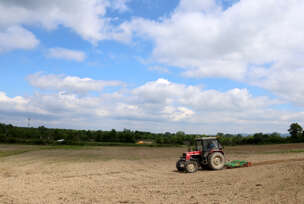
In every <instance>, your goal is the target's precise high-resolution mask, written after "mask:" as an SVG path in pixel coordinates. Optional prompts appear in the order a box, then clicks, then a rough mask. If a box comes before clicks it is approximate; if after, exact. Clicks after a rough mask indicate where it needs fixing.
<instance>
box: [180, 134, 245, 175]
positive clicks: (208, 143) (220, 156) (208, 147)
mask: <svg viewBox="0 0 304 204" xmlns="http://www.w3.org/2000/svg"><path fill="white" fill-rule="evenodd" d="M224 155H225V154H224V151H223V146H222V145H221V144H220V143H219V141H218V139H217V138H216V137H203V138H198V139H196V140H195V148H194V151H188V152H185V153H183V155H182V157H180V159H179V160H178V161H177V162H176V168H177V170H178V171H184V172H187V173H194V172H196V171H197V170H198V169H199V168H202V169H211V170H220V169H223V168H225V167H226V168H236V167H244V166H250V165H251V163H250V162H246V161H239V160H234V161H232V162H228V163H225V156H224Z"/></svg>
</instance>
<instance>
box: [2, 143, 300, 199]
mask: <svg viewBox="0 0 304 204" xmlns="http://www.w3.org/2000/svg"><path fill="white" fill-rule="evenodd" d="M186 149H187V148H152V147H90V148H78V149H41V148H40V147H39V146H24V145H0V153H1V152H2V157H1V154H0V203H4V204H5V203H16V204H24V203H29V204H36V203H37V204H38V203H39V204H40V203H174V204H175V203H193V204H194V203H214V204H215V203H265V204H266V203H267V204H268V203H292V204H296V203H299V204H301V203H304V144H288V145H263V146H235V147H225V153H226V159H227V160H234V159H240V160H247V161H251V162H253V166H252V167H248V168H237V169H226V170H220V171H208V170H200V171H198V172H196V173H194V174H186V173H179V172H177V171H176V169H175V162H176V160H177V159H178V157H179V156H180V155H181V154H182V152H184V151H186ZM7 152H10V154H7Z"/></svg>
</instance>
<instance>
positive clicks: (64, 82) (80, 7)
mask: <svg viewBox="0 0 304 204" xmlns="http://www.w3.org/2000/svg"><path fill="white" fill-rule="evenodd" d="M303 10H304V1H302V0H254V1H252V0H239V1H238V0H170V1H162V0H65V1H61V0H53V1H48V0H2V1H0V123H7V124H8V123H10V124H13V125H17V126H28V125H30V126H33V127H38V126H42V125H43V126H46V127H50V128H72V129H90V130H96V129H101V130H111V129H116V130H123V129H124V128H127V129H131V130H141V131H150V132H177V131H184V132H186V133H198V134H215V133H217V132H224V133H254V132H265V133H269V132H280V133H286V132H287V129H288V127H289V125H290V124H291V123H293V122H298V123H299V124H303V122H304V80H303V78H304V23H303V18H304V16H303V15H304V14H303ZM28 123H29V124H28Z"/></svg>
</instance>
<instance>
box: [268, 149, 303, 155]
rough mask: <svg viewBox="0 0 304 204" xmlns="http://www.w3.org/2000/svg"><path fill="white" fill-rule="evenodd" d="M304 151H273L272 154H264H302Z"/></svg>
mask: <svg viewBox="0 0 304 204" xmlns="http://www.w3.org/2000/svg"><path fill="white" fill-rule="evenodd" d="M302 152H304V149H296V150H282V151H272V152H263V153H264V154H287V153H302Z"/></svg>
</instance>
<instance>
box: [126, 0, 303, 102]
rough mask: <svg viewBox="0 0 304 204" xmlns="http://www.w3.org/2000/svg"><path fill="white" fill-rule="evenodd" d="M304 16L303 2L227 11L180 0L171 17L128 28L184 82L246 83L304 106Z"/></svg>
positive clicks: (260, 1)
mask: <svg viewBox="0 0 304 204" xmlns="http://www.w3.org/2000/svg"><path fill="white" fill-rule="evenodd" d="M303 10H304V1H301V0H276V1H275V0H267V1H265V0H255V1H252V0H241V1H239V2H235V3H234V4H233V5H232V6H231V7H229V8H227V9H226V10H224V9H223V8H222V6H221V5H220V4H218V1H216V0H207V1H199V0H191V1H190V0H181V1H180V3H179V5H178V7H177V8H176V9H175V11H174V12H173V13H172V14H171V15H170V16H168V17H163V18H160V19H159V20H157V21H153V20H146V19H143V18H134V19H132V20H131V21H130V22H128V23H124V24H123V26H124V27H125V30H127V31H128V32H127V33H129V35H130V30H131V33H132V32H134V33H135V34H136V35H137V36H139V37H142V38H144V39H151V40H153V42H154V49H153V52H152V55H153V58H154V60H156V61H157V62H159V63H161V64H164V65H169V66H175V67H180V68H181V69H182V70H183V75H184V76H187V77H196V78H203V77H222V78H229V79H232V80H237V81H242V82H245V83H249V84H251V85H256V86H259V87H262V88H265V89H267V90H270V91H271V92H273V93H274V94H276V95H277V96H279V97H282V98H284V99H286V100H289V101H292V102H295V103H296V104H298V105H299V104H302V105H303V104H304V103H303V98H302V95H303V90H302V87H304V83H303V82H302V81H303V80H301V78H303V77H304V72H303V69H304V63H303V60H302V59H303V53H304V35H303V33H304V27H303V23H302V19H303V12H302V11H303ZM262 72H264V73H267V75H264V76H263V78H261V76H260V75H261V74H262Z"/></svg>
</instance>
